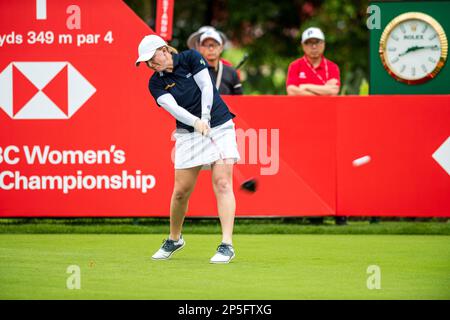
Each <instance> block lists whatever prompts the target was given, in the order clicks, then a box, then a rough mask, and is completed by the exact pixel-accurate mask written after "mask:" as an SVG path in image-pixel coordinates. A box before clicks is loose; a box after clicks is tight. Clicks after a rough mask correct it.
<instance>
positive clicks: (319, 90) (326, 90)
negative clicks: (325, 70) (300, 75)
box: [307, 84, 339, 96]
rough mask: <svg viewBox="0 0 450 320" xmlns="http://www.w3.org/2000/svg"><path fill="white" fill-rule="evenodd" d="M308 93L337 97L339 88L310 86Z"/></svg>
mask: <svg viewBox="0 0 450 320" xmlns="http://www.w3.org/2000/svg"><path fill="white" fill-rule="evenodd" d="M307 86H308V87H307V89H308V91H310V92H312V93H314V94H316V95H319V96H335V95H337V94H338V93H339V87H336V86H329V85H326V84H325V85H317V84H308V85H307Z"/></svg>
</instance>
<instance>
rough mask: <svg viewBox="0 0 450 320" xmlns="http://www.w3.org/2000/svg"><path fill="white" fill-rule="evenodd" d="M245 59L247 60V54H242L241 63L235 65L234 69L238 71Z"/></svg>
mask: <svg viewBox="0 0 450 320" xmlns="http://www.w3.org/2000/svg"><path fill="white" fill-rule="evenodd" d="M247 59H248V53H246V54H244V56H243V57H242V59H241V61H239V63H238V64H237V65H236V67H235V69H236V70H238V69H239V68H240V67H242V66H243V65H244V63H245V62H246V61H247Z"/></svg>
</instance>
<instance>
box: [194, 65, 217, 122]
mask: <svg viewBox="0 0 450 320" xmlns="http://www.w3.org/2000/svg"><path fill="white" fill-rule="evenodd" d="M194 80H195V83H196V84H197V86H198V87H199V88H200V90H201V91H202V119H207V120H208V121H209V120H211V108H212V104H213V99H214V89H213V84H212V81H211V77H210V76H209V71H208V69H203V70H202V71H200V72H198V73H197V74H195V75H194Z"/></svg>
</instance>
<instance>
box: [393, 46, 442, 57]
mask: <svg viewBox="0 0 450 320" xmlns="http://www.w3.org/2000/svg"><path fill="white" fill-rule="evenodd" d="M437 47H438V46H437V45H434V46H421V47H420V46H414V47H409V48H408V49H407V50H406V51H405V52H403V53H400V54H399V55H398V56H399V57H402V56H404V55H405V54H407V53H409V52H413V51H417V50H420V49H433V48H437Z"/></svg>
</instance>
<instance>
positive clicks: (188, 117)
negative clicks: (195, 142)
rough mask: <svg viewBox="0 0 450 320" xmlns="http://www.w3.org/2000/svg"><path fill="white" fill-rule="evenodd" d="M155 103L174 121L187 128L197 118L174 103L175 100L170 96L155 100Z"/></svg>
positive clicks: (167, 94) (165, 95) (164, 95)
mask: <svg viewBox="0 0 450 320" xmlns="http://www.w3.org/2000/svg"><path fill="white" fill-rule="evenodd" d="M156 102H157V103H158V104H159V105H160V106H161V107H163V108H164V109H165V110H166V111H167V112H169V113H170V114H171V115H172V116H173V117H174V118H175V119H177V120H178V121H180V122H183V123H184V124H187V125H188V126H191V127H193V126H194V123H195V121H196V120H198V117H196V116H194V115H193V114H192V113H190V112H189V111H187V110H186V109H184V108H182V107H180V106H179V105H178V103H177V102H176V100H175V98H174V97H173V96H172V95H171V94H170V93H166V94H163V95H162V96H160V97H159V98H158V99H156Z"/></svg>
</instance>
